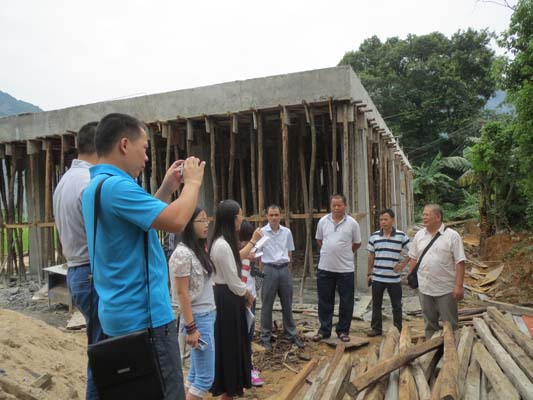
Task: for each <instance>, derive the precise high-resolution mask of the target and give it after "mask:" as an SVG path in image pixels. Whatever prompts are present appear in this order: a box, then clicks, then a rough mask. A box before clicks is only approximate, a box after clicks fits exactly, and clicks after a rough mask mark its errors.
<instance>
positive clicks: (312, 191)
mask: <svg viewBox="0 0 533 400" xmlns="http://www.w3.org/2000/svg"><path fill="white" fill-rule="evenodd" d="M304 108H305V110H306V115H308V117H309V120H308V121H307V123H308V124H309V127H310V128H311V161H310V165H309V213H308V214H309V219H307V220H306V224H309V229H308V231H307V242H308V243H309V244H308V246H312V245H311V241H312V240H313V239H312V235H311V224H312V221H313V212H314V209H315V169H316V157H317V154H316V153H317V149H316V126H315V115H314V112H313V109H312V108H310V107H308V106H307V104H304ZM311 249H312V247H309V252H308V255H307V256H308V257H309V260H308V262H309V272H310V275H311V277H313V273H314V272H313V270H314V268H312V265H313V254H312V251H311Z"/></svg>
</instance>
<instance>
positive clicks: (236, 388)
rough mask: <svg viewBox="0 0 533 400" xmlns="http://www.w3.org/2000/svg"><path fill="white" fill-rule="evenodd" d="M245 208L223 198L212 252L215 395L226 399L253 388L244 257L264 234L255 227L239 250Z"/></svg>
mask: <svg viewBox="0 0 533 400" xmlns="http://www.w3.org/2000/svg"><path fill="white" fill-rule="evenodd" d="M242 219H243V217H242V210H241V207H240V205H239V203H237V202H236V201H233V200H224V201H222V202H221V203H220V204H219V205H218V207H217V210H216V215H215V226H214V229H213V239H212V242H211V248H210V250H209V254H210V256H211V260H213V263H214V265H215V267H216V272H215V275H214V277H213V281H214V282H215V287H214V293H215V303H216V306H217V317H216V322H215V381H214V383H213V386H212V388H211V392H212V394H213V396H220V395H222V398H223V399H232V398H233V397H234V396H242V395H243V393H244V388H250V387H251V368H252V363H251V343H250V337H249V335H248V323H247V320H246V307H247V306H248V307H250V306H251V305H252V303H253V296H252V295H251V294H250V292H249V291H248V289H247V288H246V284H245V283H244V282H243V281H242V280H241V275H242V273H241V267H242V265H241V258H244V257H247V256H248V254H249V253H250V250H251V249H252V248H253V246H254V245H255V243H256V242H257V240H259V239H260V238H261V236H262V233H261V230H260V229H256V230H255V232H254V234H253V236H252V240H250V241H249V242H248V244H247V245H246V246H244V247H243V248H242V249H241V251H240V252H239V250H238V242H239V240H238V234H237V233H238V230H239V229H240V226H241V222H242Z"/></svg>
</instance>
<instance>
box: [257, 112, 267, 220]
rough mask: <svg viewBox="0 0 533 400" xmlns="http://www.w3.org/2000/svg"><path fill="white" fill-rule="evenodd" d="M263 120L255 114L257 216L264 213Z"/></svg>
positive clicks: (259, 115)
mask: <svg viewBox="0 0 533 400" xmlns="http://www.w3.org/2000/svg"><path fill="white" fill-rule="evenodd" d="M263 155H264V154H263V119H262V117H261V114H260V113H259V112H258V113H257V207H258V209H259V210H258V211H259V214H260V215H262V214H263V213H264V211H265V181H264V177H263V172H264V167H263Z"/></svg>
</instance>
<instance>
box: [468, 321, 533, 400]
mask: <svg viewBox="0 0 533 400" xmlns="http://www.w3.org/2000/svg"><path fill="white" fill-rule="evenodd" d="M474 326H475V328H476V332H477V333H478V335H479V336H480V337H481V340H482V341H483V343H484V344H485V346H486V347H487V349H489V350H490V353H491V354H492V356H493V357H494V358H495V359H496V361H497V362H498V364H499V365H500V367H501V369H502V370H503V371H504V372H505V374H506V375H507V377H508V378H509V380H510V381H511V382H512V383H513V384H514V386H515V388H517V389H518V392H519V393H520V395H521V396H522V398H523V399H526V400H533V383H531V381H530V380H529V378H528V377H527V376H526V374H525V373H524V372H523V371H522V370H521V369H520V367H519V366H518V365H516V363H515V362H514V360H513V359H512V358H511V356H510V355H509V354H508V353H507V352H506V351H505V349H504V348H503V347H502V346H501V344H500V343H499V342H498V340H497V339H496V338H495V337H494V336H493V335H492V333H491V332H490V329H489V327H488V326H487V324H486V323H485V321H483V320H482V319H481V318H474Z"/></svg>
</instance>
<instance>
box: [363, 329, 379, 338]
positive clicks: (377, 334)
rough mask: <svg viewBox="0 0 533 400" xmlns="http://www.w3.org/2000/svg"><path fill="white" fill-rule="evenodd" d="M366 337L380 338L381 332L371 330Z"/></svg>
mask: <svg viewBox="0 0 533 400" xmlns="http://www.w3.org/2000/svg"><path fill="white" fill-rule="evenodd" d="M366 336H368V337H375V336H381V331H375V330H374V329H372V330H371V331H370V332H368V333H367V334H366Z"/></svg>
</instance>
